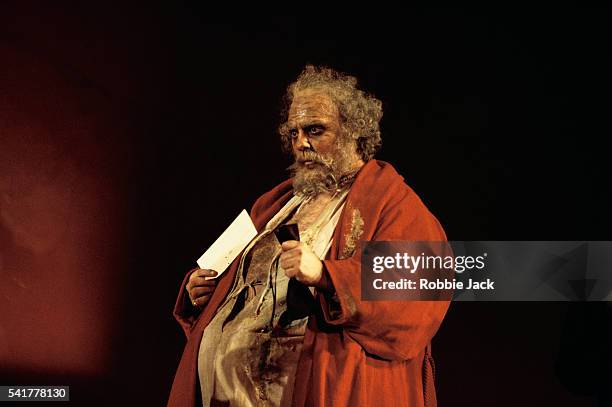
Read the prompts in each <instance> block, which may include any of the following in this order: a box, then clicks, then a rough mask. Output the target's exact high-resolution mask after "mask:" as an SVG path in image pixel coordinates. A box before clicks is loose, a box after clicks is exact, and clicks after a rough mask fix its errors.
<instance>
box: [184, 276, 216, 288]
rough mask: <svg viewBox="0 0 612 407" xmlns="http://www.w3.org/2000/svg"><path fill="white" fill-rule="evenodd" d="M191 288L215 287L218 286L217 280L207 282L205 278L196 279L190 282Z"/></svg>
mask: <svg viewBox="0 0 612 407" xmlns="http://www.w3.org/2000/svg"><path fill="white" fill-rule="evenodd" d="M189 284H190V285H191V287H203V286H209V287H214V286H215V285H216V284H217V280H207V279H206V278H205V277H195V278H194V279H192V280H191V281H189Z"/></svg>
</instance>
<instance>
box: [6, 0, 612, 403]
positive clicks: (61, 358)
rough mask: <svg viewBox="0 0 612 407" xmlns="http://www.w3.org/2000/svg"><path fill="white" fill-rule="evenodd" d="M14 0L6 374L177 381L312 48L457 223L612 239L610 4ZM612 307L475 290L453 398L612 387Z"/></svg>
mask: <svg viewBox="0 0 612 407" xmlns="http://www.w3.org/2000/svg"><path fill="white" fill-rule="evenodd" d="M13 3H14V4H10V3H9V4H4V5H3V6H2V8H1V11H0V384H6V385H16V384H22V385H26V384H29V385H35V384H55V385H70V386H71V399H72V400H73V403H72V404H79V405H113V404H118V401H117V400H118V398H119V397H121V398H122V399H123V400H127V401H130V402H134V403H137V405H164V404H165V402H166V399H167V396H168V393H169V389H170V386H171V383H172V378H173V375H174V371H175V368H176V366H177V364H178V360H179V358H180V355H181V351H182V347H183V344H184V337H183V334H182V332H181V331H180V329H179V326H178V324H176V323H175V322H174V321H173V319H172V315H171V309H172V306H173V303H174V299H175V296H176V294H177V291H178V289H179V284H180V281H181V280H182V278H183V276H184V273H185V272H186V271H187V270H188V269H190V268H191V267H192V266H193V265H194V261H195V259H197V257H199V255H200V254H201V253H202V252H203V251H204V250H205V249H206V247H207V245H209V244H210V243H211V242H212V241H213V240H214V239H215V238H216V237H217V236H218V234H219V233H220V232H221V231H222V230H223V229H224V228H225V227H226V226H227V224H228V223H229V222H230V221H231V220H232V219H233V218H234V217H235V216H236V215H237V214H238V212H239V211H240V210H241V209H242V208H250V205H251V204H252V203H253V202H254V200H255V199H256V198H257V197H258V196H259V195H260V194H261V193H263V192H264V191H267V190H268V189H270V188H272V187H273V186H274V185H276V184H277V183H278V182H280V181H281V180H283V179H284V178H285V176H286V172H285V171H284V168H286V167H287V166H288V165H289V164H290V162H291V161H290V159H289V158H288V157H286V156H283V155H282V153H281V150H280V144H279V142H278V138H277V136H276V134H275V129H276V126H277V123H278V111H279V108H280V101H281V96H282V94H283V92H284V89H285V87H286V86H287V84H288V83H289V82H291V81H292V80H293V79H294V78H295V77H296V76H297V74H298V73H299V72H300V70H301V69H302V67H303V66H304V65H305V64H306V63H314V64H325V65H329V66H331V67H334V68H336V69H339V70H342V71H346V72H349V73H351V74H353V75H355V76H357V77H358V78H359V80H360V84H361V86H362V87H363V88H364V89H366V90H368V91H370V92H372V93H374V94H375V95H376V96H377V97H378V98H380V99H381V100H382V101H383V104H384V117H383V120H382V131H383V148H382V150H381V152H380V154H379V155H378V157H377V158H379V159H382V160H385V161H389V162H391V163H392V164H393V165H394V166H395V168H396V169H397V170H398V172H400V173H401V174H402V175H404V177H405V179H406V182H407V183H408V184H409V185H410V186H411V187H412V188H413V189H414V190H415V191H416V192H417V193H418V194H419V195H420V197H421V198H422V199H423V201H424V202H425V203H426V205H427V206H428V207H429V208H430V210H431V211H432V212H433V213H434V214H435V215H436V216H437V217H438V219H439V220H440V222H441V223H442V225H443V226H444V228H445V230H446V231H447V234H448V237H449V239H451V240H612V239H611V238H610V230H611V229H610V223H611V222H610V216H609V214H608V210H609V207H610V206H609V203H610V201H609V200H608V197H607V194H608V190H609V184H610V183H609V170H608V168H609V166H608V161H609V158H608V156H609V154H608V152H607V148H606V147H605V146H606V144H605V141H606V139H607V138H609V137H610V129H609V98H610V92H609V86H608V85H609V83H608V75H609V72H610V63H609V62H610V61H609V44H608V41H609V40H608V37H609V33H608V20H607V18H608V17H607V11H606V10H601V9H582V8H568V9H549V10H546V11H535V10H531V9H523V10H514V11H511V10H510V11H509V10H479V9H474V10H457V9H430V10H418V11H416V10H407V11H402V12H395V13H390V14H389V15H384V16H383V15H378V16H377V15H372V14H368V15H363V16H352V17H350V16H329V15H326V14H321V13H308V14H306V13H304V14H303V15H301V16H299V17H266V18H263V17H257V16H255V15H254V14H253V15H252V16H251V18H242V19H235V18H226V19H225V21H227V22H224V23H223V22H219V21H223V20H224V19H220V18H214V17H211V16H209V13H208V9H207V7H205V6H199V7H198V6H193V5H189V4H184V3H178V2H172V3H170V2H168V3H167V4H165V5H152V4H147V5H146V6H145V5H142V6H139V5H121V6H110V5H98V6H94V5H91V4H87V5H78V4H72V5H70V6H68V5H64V6H57V5H56V6H50V5H46V4H35V5H32V4H29V5H24V4H23V3H21V4H19V3H18V2H13ZM611 325H612V318H611V315H610V307H608V305H607V304H605V303H600V304H569V303H455V304H453V305H452V306H451V308H450V310H449V313H448V315H447V318H446V320H445V322H444V323H443V325H442V327H441V329H440V331H439V332H438V334H437V336H436V338H435V339H434V343H433V347H434V356H435V357H436V361H437V368H438V397H439V404H440V405H441V406H490V405H496V406H541V405H558V406H595V405H610V404H607V403H610V399H609V398H608V399H605V397H610V396H609V390H608V388H609V387H610V385H611V384H612V379H611V377H610V373H609V369H610V365H611V363H612V362H611V357H610V350H609V345H610V343H611V342H612V335H611V332H610V326H611ZM606 391H607V392H608V393H606ZM606 394H607V395H606Z"/></svg>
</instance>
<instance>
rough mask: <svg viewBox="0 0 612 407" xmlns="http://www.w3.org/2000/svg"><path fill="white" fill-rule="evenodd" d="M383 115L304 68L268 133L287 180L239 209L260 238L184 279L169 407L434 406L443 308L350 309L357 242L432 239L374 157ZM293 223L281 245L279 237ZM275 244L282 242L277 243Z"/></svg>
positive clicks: (356, 279) (339, 81) (331, 77)
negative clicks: (275, 138) (288, 162)
mask: <svg viewBox="0 0 612 407" xmlns="http://www.w3.org/2000/svg"><path fill="white" fill-rule="evenodd" d="M381 117H382V103H381V102H380V101H379V100H377V99H376V98H374V97H373V96H371V95H368V94H366V93H364V92H363V91H361V90H359V89H358V88H357V80H356V79H355V78H354V77H351V76H348V75H344V74H341V73H338V72H336V71H334V70H331V69H329V68H317V67H313V66H307V67H306V68H305V69H304V71H303V72H302V73H301V75H300V76H299V77H298V79H297V80H296V82H294V83H293V84H291V85H290V86H289V87H288V89H287V94H286V108H285V111H284V113H283V117H282V124H281V126H280V127H279V133H280V135H281V140H282V142H283V145H284V147H285V148H286V149H287V150H288V151H290V152H292V154H293V155H294V157H295V163H294V164H293V165H292V166H291V167H290V169H291V171H292V178H290V179H288V180H286V181H285V182H283V183H281V184H280V185H278V186H276V187H275V188H273V189H272V190H271V191H269V192H267V193H265V194H264V195H262V196H261V197H260V198H259V199H258V200H257V201H256V202H255V204H254V206H253V208H252V210H251V218H252V219H253V222H254V224H255V226H256V228H257V232H258V235H257V236H256V237H255V238H254V239H253V240H252V241H251V242H250V244H249V245H248V246H247V247H246V249H245V250H244V251H243V253H242V254H241V255H240V256H238V258H237V259H236V260H235V261H234V262H233V263H232V265H231V266H230V267H229V268H228V270H227V271H225V272H224V273H223V274H222V275H221V276H220V277H219V278H218V279H217V280H210V279H206V277H213V276H216V275H217V273H216V272H215V271H212V270H203V269H196V270H192V271H190V272H189V273H188V274H187V276H186V277H185V279H184V281H183V284H182V288H181V290H180V293H179V296H178V299H177V302H176V306H175V309H174V316H175V317H176V319H177V320H178V322H179V323H180V324H181V326H182V327H183V329H184V331H185V334H186V335H187V339H188V341H187V345H186V347H185V350H184V352H183V356H182V359H181V361H180V364H179V367H178V370H177V373H176V377H175V379H174V383H173V386H172V391H171V394H170V399H169V402H168V405H170V406H196V405H197V406H199V405H203V406H306V405H308V406H334V407H337V406H433V405H436V397H435V390H434V383H433V380H434V377H433V369H434V368H433V360H432V358H431V353H430V345H429V343H430V340H431V338H432V337H433V335H434V334H435V332H436V331H437V329H438V327H439V326H440V323H441V321H442V319H443V317H444V314H445V313H446V310H447V308H448V302H446V301H362V300H361V286H360V284H361V278H360V257H361V253H360V244H359V242H360V241H374V240H404V241H444V240H446V237H445V234H444V231H443V230H442V228H441V226H440V224H439V223H438V221H437V220H436V219H435V217H434V216H433V215H432V214H431V213H430V212H429V211H428V210H427V208H426V207H425V206H424V205H423V203H422V202H421V200H420V199H419V198H418V197H417V195H416V194H415V193H414V192H413V191H412V190H411V189H410V187H408V186H407V185H406V184H405V183H404V182H403V178H402V177H401V176H400V175H398V174H397V172H396V171H395V170H394V169H393V167H392V166H391V165H390V164H388V163H385V162H382V161H377V160H374V159H373V156H374V154H375V153H376V151H377V150H378V148H379V147H380V144H381V139H380V129H379V121H380V119H381ZM286 225H297V230H298V231H299V236H295V237H294V238H293V239H290V240H287V241H284V242H281V241H279V238H277V235H278V236H280V234H278V231H279V230H280V229H282V228H283V227H287V226H286ZM281 240H282V239H281Z"/></svg>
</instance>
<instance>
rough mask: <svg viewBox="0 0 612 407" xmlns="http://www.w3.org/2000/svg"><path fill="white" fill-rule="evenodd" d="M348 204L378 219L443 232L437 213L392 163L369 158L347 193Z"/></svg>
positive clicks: (381, 221)
mask: <svg viewBox="0 0 612 407" xmlns="http://www.w3.org/2000/svg"><path fill="white" fill-rule="evenodd" d="M349 197H350V201H351V206H353V207H357V208H360V210H362V211H363V212H364V213H367V214H369V216H370V218H371V219H372V220H374V219H377V220H378V222H377V223H387V222H392V223H396V222H397V223H401V224H404V225H411V227H412V228H417V229H421V228H425V229H430V230H435V231H436V233H435V234H436V235H440V236H444V232H443V230H442V227H441V226H440V223H439V222H438V220H437V219H436V217H435V216H434V215H433V214H432V213H431V212H430V210H429V209H428V208H427V206H426V205H425V204H424V203H423V201H422V200H421V198H420V197H419V196H418V195H417V193H416V192H415V191H414V190H413V189H412V188H411V187H410V186H409V185H408V184H406V182H405V181H404V177H402V176H401V175H400V174H399V173H398V172H397V171H396V170H395V168H393V166H392V165H391V164H389V163H387V162H384V161H378V160H372V161H370V162H368V163H367V164H366V165H365V166H364V167H363V168H362V171H360V173H359V175H358V177H357V178H356V179H355V183H354V184H353V187H352V188H351V193H350V194H349Z"/></svg>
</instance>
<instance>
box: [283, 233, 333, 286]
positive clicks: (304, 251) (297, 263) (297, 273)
mask: <svg viewBox="0 0 612 407" xmlns="http://www.w3.org/2000/svg"><path fill="white" fill-rule="evenodd" d="M281 247H282V249H283V253H282V254H281V256H280V265H281V267H282V268H283V270H285V274H286V275H287V277H295V279H296V280H297V281H299V282H300V283H302V284H305V285H308V286H313V287H318V285H319V283H320V282H321V276H322V275H323V263H322V262H321V260H319V258H318V257H317V255H316V254H314V253H313V251H312V250H311V249H310V247H308V246H307V245H305V244H304V243H302V242H298V241H297V240H287V241H286V242H283V244H282V246H281Z"/></svg>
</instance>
